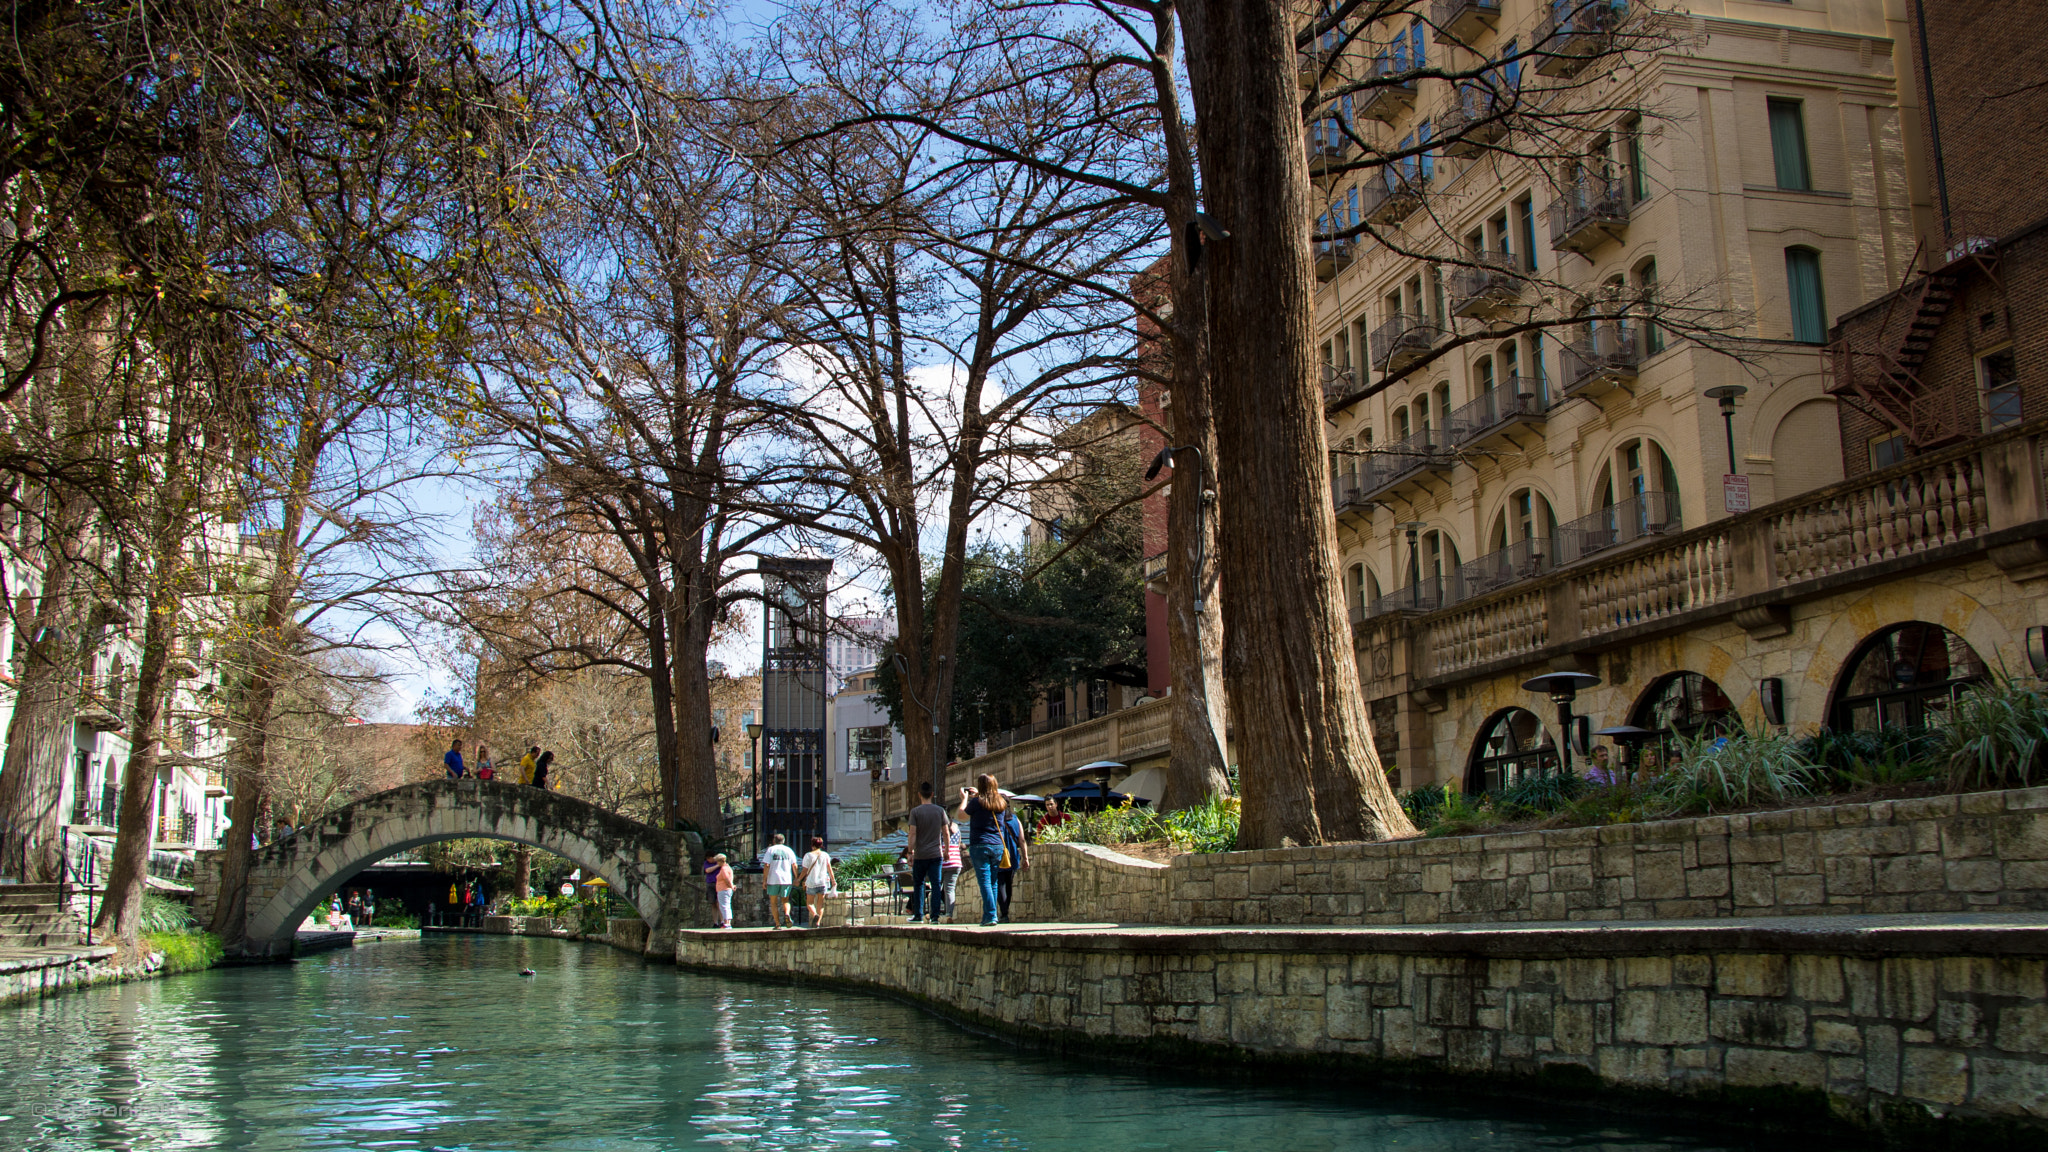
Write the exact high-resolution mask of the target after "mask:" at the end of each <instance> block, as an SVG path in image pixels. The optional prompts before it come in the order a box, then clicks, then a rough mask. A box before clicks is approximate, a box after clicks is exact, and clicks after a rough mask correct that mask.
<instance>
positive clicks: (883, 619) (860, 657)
mask: <svg viewBox="0 0 2048 1152" xmlns="http://www.w3.org/2000/svg"><path fill="white" fill-rule="evenodd" d="M895 638H896V618H895V617H894V616H841V617H838V618H837V619H834V620H833V621H832V623H831V624H830V625H829V630H828V631H827V632H826V633H825V680H826V689H827V691H831V692H837V691H839V690H840V689H841V688H842V687H844V686H845V685H846V682H847V680H848V679H849V678H850V677H853V676H856V675H858V674H860V673H862V672H865V671H867V670H869V669H871V668H873V667H874V666H875V663H876V662H877V661H879V660H880V659H881V658H882V650H883V649H884V648H885V647H887V646H888V643H889V641H891V640H894V639H895Z"/></svg>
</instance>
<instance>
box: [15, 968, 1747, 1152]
mask: <svg viewBox="0 0 2048 1152" xmlns="http://www.w3.org/2000/svg"><path fill="white" fill-rule="evenodd" d="M522 967H530V968H534V969H536V970H538V973H539V975H537V976H536V977H533V978H531V979H522V978H520V977H519V976H518V975H517V972H518V971H519V969H520V968H522ZM0 1052H6V1053H10V1054H11V1059H9V1060H7V1061H6V1062H5V1064H4V1066H0V1101H5V1103H4V1104H0V1148H10V1149H11V1148H25V1149H39V1150H40V1149H53V1150H54V1149H100V1148H120V1149H130V1148H136V1149H140V1148H149V1149H158V1148H163V1149H175V1148H238V1149H239V1148H249V1149H326V1148H345V1149H372V1150H378V1152H382V1150H385V1149H390V1150H396V1152H404V1150H409V1149H423V1150H424V1149H464V1150H468V1149H478V1150H485V1149H507V1150H519V1152H555V1150H561V1152H569V1150H575V1152H610V1150H613V1149H618V1150H628V1149H630V1150H633V1152H650V1150H655V1149H675V1148H714V1149H731V1150H739V1149H748V1150H753V1149H761V1150H768V1149H777V1150H780V1149H792V1150H795V1149H801V1150H806V1152H810V1150H821V1149H842V1148H845V1149H851V1148H896V1149H1031V1150H1068V1149H1074V1150H1079V1149H1089V1150H1094V1149H1117V1150H1122V1149H1131V1150H1143V1149H1172V1150H1175V1152H1190V1150H1196V1152H1199V1150H1203V1149H1258V1150H1260V1152H1268V1150H1273V1149H1296V1148H1346V1149H1402V1150H1404V1152H1406V1150H1414V1152H1430V1150H1436V1149H1453V1148H1456V1149H1471V1148H1485V1149H1498V1150H1509V1152H1512V1150H1518V1149H1537V1148H1567V1147H1569V1148H1598V1149H1614V1150H1621V1149H1631V1150H1636V1149H1640V1150H1651V1149H1677V1148H1686V1149H1701V1150H1705V1149H1710V1148H1725V1147H1732V1146H1736V1145H1729V1144H1726V1143H1719V1144H1717V1143H1712V1142H1701V1141H1699V1140H1697V1139H1694V1138H1692V1137H1690V1136H1688V1135H1687V1134H1686V1133H1685V1132H1684V1131H1683V1130H1681V1129H1680V1128H1679V1127H1678V1126H1676V1125H1671V1126H1657V1125H1651V1124H1646V1125H1643V1126H1641V1127H1640V1128H1638V1127H1625V1126H1615V1125H1612V1124H1609V1123H1606V1122H1602V1121H1589V1120H1587V1119H1586V1118H1584V1117H1562V1118H1559V1117H1546V1116H1543V1115H1541V1114H1538V1113H1537V1112H1536V1111H1535V1110H1533V1109H1529V1108H1526V1107H1520V1106H1514V1105H1508V1106H1503V1107H1500V1108H1494V1109H1460V1108H1457V1107H1454V1106H1453V1105H1451V1104H1448V1103H1446V1102H1444V1101H1442V1100H1440V1099H1438V1098H1435V1097H1430V1098H1425V1099H1421V1100H1416V1099H1409V1098H1406V1097H1403V1096H1399V1095H1395V1094H1386V1093H1379V1094H1374V1093H1369V1092H1362V1091H1356V1090H1353V1091H1343V1090H1336V1089H1331V1088H1327V1087H1324V1088H1300V1087H1288V1086H1274V1085H1268V1084H1259V1085H1243V1084H1228V1083H1222V1082H1218V1081H1214V1080H1205V1079H1201V1078H1196V1077H1188V1076H1175V1075H1172V1074H1169V1073H1163V1072H1158V1071H1148V1070H1145V1069H1139V1068H1133V1067H1128V1066H1123V1065H1113V1064H1107V1063H1095V1062H1072V1061H1067V1062H1062V1061H1057V1060H1053V1059H1051V1058H1047V1057H1041V1056H1038V1055H1034V1054H1031V1053H1025V1052H1019V1051H1016V1050H1014V1049H1011V1048H1008V1047H1005V1046H1003V1045H1000V1044H998V1043H996V1042H993V1041H989V1040H985V1039H983V1038H980V1037H977V1036H973V1035H969V1034H967V1033H964V1032H962V1031H960V1030H958V1029H956V1028H953V1027H951V1026H949V1025H946V1024H943V1023H941V1022H939V1021H936V1020H934V1019H932V1018H931V1017H929V1016H926V1015H924V1014H922V1013H920V1012H918V1011H916V1010H914V1009H912V1008H910V1007H908V1006H905V1005H901V1004H897V1003H894V1002H892V1001H887V1000H882V999H877V998H872V997H864V996H855V995H848V994H842V993H835V992H828V991H821V990H815V989H789V988H783V987H779V986H774V985H763V984H747V983H734V982H728V981H722V980H717V979H712V978H707V977H702V976H694V975H690V974H686V973H678V972H676V971H675V970H674V969H672V968H667V967H662V966H643V965H642V964H641V963H640V961H639V960H637V959H636V958H634V957H631V956H627V955H624V954H622V953H618V952H613V951H611V950H609V949H605V948H598V947H591V946H579V945H573V944H565V943H562V942H559V941H551V940H524V939H516V938H486V937H459V938H453V939H437V940H431V941H427V942H425V943H421V944H417V945H413V944H382V945H375V946H370V947H365V948H362V949H358V950H355V951H352V952H341V953H334V954H330V955H327V956H322V957H318V958H315V959H312V960H308V961H306V962H303V963H300V964H295V965H291V966H289V967H273V968H262V969H242V970H234V971H219V972H210V973H205V974H202V975H198V976H188V977H179V978H176V979H172V980H167V981H160V982H156V983H152V984H147V985H132V986H128V987H123V988H118V989H108V990H102V991H98V992H88V993H82V994H75V995H70V996H62V997H58V998H56V999H54V1000H48V1001H44V1002H42V1003H40V1004H38V1005H33V1006H30V1007H27V1008H23V1009H16V1010H9V1011H0Z"/></svg>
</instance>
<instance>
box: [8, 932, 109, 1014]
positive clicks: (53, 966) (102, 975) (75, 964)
mask: <svg viewBox="0 0 2048 1152" xmlns="http://www.w3.org/2000/svg"><path fill="white" fill-rule="evenodd" d="M113 956H114V949H113V947H112V946H111V945H104V944H73V945H56V946H51V947H42V948H18V947H5V948H0V1004H13V1003H16V1002H18V1001H26V1000H32V999H35V998H36V997H39V996H47V995H50V994H52V993H55V992H60V991H63V990H64V989H66V988H72V987H78V986H80V985H87V984H94V983H98V982H100V981H103V980H107V979H112V978H115V977H116V976H117V975H118V974H119V973H118V970H117V969H115V968H113V967H111V965H110V964H109V963H108V962H109V961H110V960H112V959H113Z"/></svg>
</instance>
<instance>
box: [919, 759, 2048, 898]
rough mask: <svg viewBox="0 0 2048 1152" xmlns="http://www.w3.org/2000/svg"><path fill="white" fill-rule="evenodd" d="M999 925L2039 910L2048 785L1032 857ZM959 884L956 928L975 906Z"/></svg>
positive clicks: (1058, 849) (2046, 888) (2047, 849)
mask: <svg viewBox="0 0 2048 1152" xmlns="http://www.w3.org/2000/svg"><path fill="white" fill-rule="evenodd" d="M1032 861H1033V866H1032V867H1031V868H1030V869H1028V870H1026V871H1023V872H1020V873H1019V874H1018V882H1017V895H1016V899H1015V901H1014V902H1013V903H1012V905H1011V909H1010V910H1011V914H1012V919H1014V920H1017V921H1019V922H1022V923H1034V922H1066V923H1088V922H1105V921H1107V922H1115V923H1137V924H1437V923H1446V924H1448V923H1496V922H1523V921H1551V920H1647V919H1681V918H1706V917H1720V916H1741V917H1750V916H1830V915H1849V914H1857V913H1895V912H1977V911H2014V910H2031V911H2044V910H2048V788H2028V789H2016V790H2012V791H2004V792H1973V793H1965V794H1962V795H1943V796H1929V797H1925V798H1922V799H1916V800H1888V801H1880V802H1877V803H1871V804H1839V805H1831V806H1826V807H1813V808H1795V809H1788V810H1784V811H1777V812H1760V813H1752V814H1739V815H1729V816H1704V817H1697V818H1693V819H1685V820H1664V821H1656V822H1652V823H1644V824H1615V825H1609V826H1606V827H1596V828H1557V829H1549V830H1546V831H1540V832H1521V833H1514V834H1506V835H1491V836H1453V837H1444V838H1441V839H1435V840H1403V841H1394V842H1389V843H1381V844H1337V845H1330V846H1327V847H1321V848H1288V849H1272V850H1268V851H1263V852H1227V853H1216V854H1212V855H1185V856H1177V857H1175V858H1174V859H1173V862H1172V864H1171V865H1169V866H1162V865H1157V864H1150V863H1147V862H1145V861H1141V860H1133V859H1131V858H1129V857H1124V856H1118V855H1116V854H1115V853H1112V852H1107V851H1105V850H1104V849H1100V848H1095V847H1092V846H1081V845H1066V844H1049V845H1039V846H1037V847H1036V848H1034V849H1033V857H1032ZM979 909H980V899H979V896H978V894H977V893H976V892H975V891H974V884H973V880H972V877H963V878H962V882H961V885H960V913H959V919H961V920H963V921H964V920H967V919H968V918H969V917H970V915H976V914H978V912H979Z"/></svg>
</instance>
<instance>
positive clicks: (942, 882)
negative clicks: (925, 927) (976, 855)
mask: <svg viewBox="0 0 2048 1152" xmlns="http://www.w3.org/2000/svg"><path fill="white" fill-rule="evenodd" d="M966 867H967V858H966V857H965V856H964V855H962V854H961V852H960V826H959V825H958V824H955V823H953V822H952V821H951V820H948V821H946V857H945V859H944V860H943V861H942V862H941V863H940V865H939V886H940V887H941V888H943V889H944V890H945V894H946V902H945V903H944V904H943V905H942V906H941V907H940V909H939V910H940V911H941V912H943V913H945V916H946V921H947V922H948V923H951V922H952V920H953V901H954V900H955V899H956V898H957V896H958V894H959V888H960V872H961V870H962V869H964V868H966Z"/></svg>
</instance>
